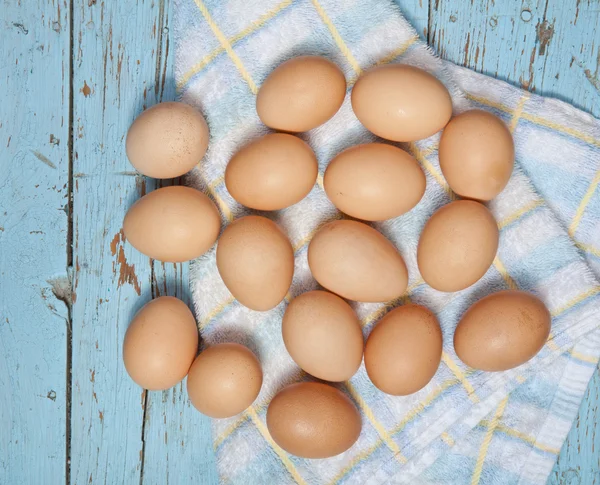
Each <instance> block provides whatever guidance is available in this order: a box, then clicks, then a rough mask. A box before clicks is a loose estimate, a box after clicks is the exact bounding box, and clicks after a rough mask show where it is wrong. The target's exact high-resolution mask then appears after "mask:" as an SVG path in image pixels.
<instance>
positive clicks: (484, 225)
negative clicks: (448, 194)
mask: <svg viewBox="0 0 600 485" xmlns="http://www.w3.org/2000/svg"><path fill="white" fill-rule="evenodd" d="M497 251H498V226H497V225H496V221H495V220H494V216H492V214H491V212H490V211H489V210H488V209H487V208H486V207H485V206H483V205H481V204H480V203H478V202H473V201H471V200H458V201H455V202H452V203H450V204H448V205H445V206H443V207H442V208H441V209H438V210H437V211H436V212H435V213H434V214H433V215H432V216H431V218H430V219H429V221H427V224H425V227H424V228H423V232H422V233H421V238H420V239H419V247H418V249H417V262H418V265H419V271H420V272H421V276H422V277H423V279H424V280H425V282H426V283H427V284H428V285H429V286H431V287H432V288H435V289H436V290H439V291H448V292H450V291H460V290H464V289H465V288H467V287H469V286H471V285H472V284H474V283H476V282H477V281H478V280H479V279H480V278H481V277H482V276H483V275H484V274H485V273H486V271H487V270H488V269H489V267H490V266H491V265H492V263H493V262H494V258H495V257H496V252H497Z"/></svg>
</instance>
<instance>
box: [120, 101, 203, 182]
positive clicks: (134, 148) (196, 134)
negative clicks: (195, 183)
mask: <svg viewBox="0 0 600 485" xmlns="http://www.w3.org/2000/svg"><path fill="white" fill-rule="evenodd" d="M207 147H208V126H207V124H206V121H205V120H204V117H203V116H202V115H201V114H200V113H199V112H198V111H196V110H195V109H194V108H192V107H191V106H189V105H187V104H184V103H178V102H173V101H170V102H166V103H159V104H157V105H154V106H152V107H151V108H148V109H147V110H146V111H144V112H143V113H142V114H141V115H139V116H138V117H137V118H136V119H135V121H134V122H133V124H132V125H131V128H129V131H128V132H127V139H126V141H125V151H126V152H127V157H128V158H129V161H130V162H131V164H132V165H133V166H134V167H135V168H136V169H137V170H138V171H139V172H140V173H142V174H144V175H147V176H148V177H153V178H158V179H166V178H173V177H179V176H181V175H183V174H184V173H186V172H189V171H190V170H191V169H192V168H194V167H195V166H196V164H197V163H199V162H200V160H202V157H204V154H205V153H206V149H207Z"/></svg>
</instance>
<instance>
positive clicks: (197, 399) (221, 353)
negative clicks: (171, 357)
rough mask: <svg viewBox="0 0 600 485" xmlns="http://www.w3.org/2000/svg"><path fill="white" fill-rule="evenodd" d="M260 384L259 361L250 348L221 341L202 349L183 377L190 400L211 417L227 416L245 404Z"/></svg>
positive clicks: (237, 412) (251, 401)
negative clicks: (185, 377)
mask: <svg viewBox="0 0 600 485" xmlns="http://www.w3.org/2000/svg"><path fill="white" fill-rule="evenodd" d="M261 386H262V369H261V367H260V362H259V361H258V359H257V358H256V356H255V355H254V354H253V353H252V351H251V350H250V349H248V348H247V347H244V346H243V345H240V344H235V343H223V344H217V345H213V346H212V347H208V348H207V349H206V350H204V351H203V352H202V353H201V354H200V355H199V356H198V357H197V358H196V360H195V361H194V363H193V364H192V367H191V368H190V372H189V374H188V378H187V392H188V396H189V398H190V401H191V403H192V404H193V405H194V407H195V408H196V409H197V410H198V411H200V412H201V413H202V414H206V415H207V416H210V417H211V418H229V417H231V416H235V415H236V414H239V413H241V412H242V411H244V410H245V409H246V408H248V407H249V406H250V405H251V404H252V403H253V402H254V400H255V399H256V397H257V396H258V393H259V392H260V387H261Z"/></svg>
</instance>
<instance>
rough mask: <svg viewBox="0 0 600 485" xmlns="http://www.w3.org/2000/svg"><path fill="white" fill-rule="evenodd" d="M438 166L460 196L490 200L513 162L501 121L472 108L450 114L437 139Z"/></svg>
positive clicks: (511, 147) (511, 145)
mask: <svg viewBox="0 0 600 485" xmlns="http://www.w3.org/2000/svg"><path fill="white" fill-rule="evenodd" d="M439 157H440V168H441V169H442V172H443V173H444V177H445V178H446V180H447V181H448V184H449V185H450V187H451V188H452V190H453V191H454V192H456V193H457V194H458V195H460V196H461V197H465V198H467V199H476V200H484V201H485V200H492V199H493V198H494V197H496V196H497V195H498V194H499V193H500V192H501V191H502V189H504V187H506V184H507V183H508V179H509V178H510V175H511V173H512V171H513V166H514V163H515V146H514V143H513V139H512V135H511V134H510V131H508V128H507V127H506V125H505V124H504V122H503V121H502V120H501V119H500V118H498V117H497V116H494V115H493V114H491V113H488V112H487V111H482V110H479V109H474V110H471V111H467V112H465V113H463V114H461V115H458V116H457V117H455V118H453V119H452V120H451V121H450V123H448V125H447V126H446V128H444V132H443V133H442V138H441V140H440V150H439Z"/></svg>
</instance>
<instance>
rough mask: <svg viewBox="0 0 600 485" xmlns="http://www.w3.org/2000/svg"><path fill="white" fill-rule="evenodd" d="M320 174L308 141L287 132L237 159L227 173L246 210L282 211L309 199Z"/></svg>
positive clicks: (253, 145) (230, 186) (232, 190)
mask: <svg viewBox="0 0 600 485" xmlns="http://www.w3.org/2000/svg"><path fill="white" fill-rule="evenodd" d="M317 171H318V167H317V159H316V157H315V154H314V153H313V151H312V150H311V148H310V147H309V146H308V145H307V144H306V143H305V142H303V141H302V140H301V139H300V138H298V137H296V136H293V135H288V134H286V133H272V134H269V135H265V136H263V137H262V138H259V139H258V140H255V141H253V142H251V143H249V144H248V145H246V146H245V147H243V148H242V149H241V150H240V151H239V152H237V153H236V154H235V155H234V156H233V158H232V159H231V160H230V162H229V164H228V165H227V169H226V170H225V185H226V186H227V190H228V191H229V193H230V194H231V196H232V197H233V198H234V199H235V200H237V201H238V202H239V203H240V204H243V205H245V206H246V207H250V208H252V209H257V210H265V211H271V210H279V209H285V208H286V207H289V206H290V205H292V204H295V203H296V202H299V201H301V200H302V199H303V198H304V197H306V195H307V194H308V193H309V192H310V191H311V189H312V188H313V186H314V185H315V181H316V180H317Z"/></svg>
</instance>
